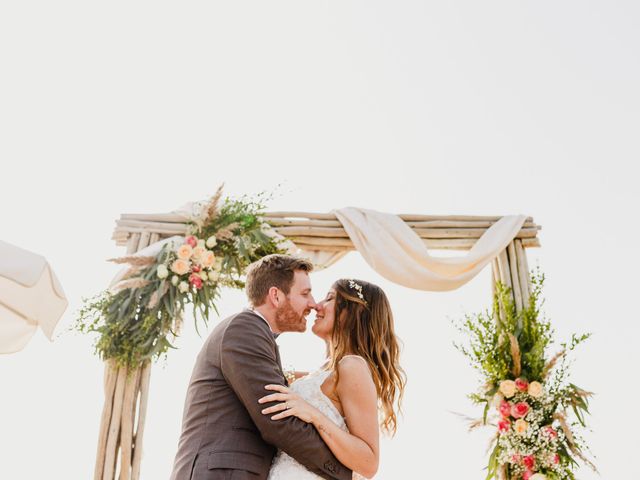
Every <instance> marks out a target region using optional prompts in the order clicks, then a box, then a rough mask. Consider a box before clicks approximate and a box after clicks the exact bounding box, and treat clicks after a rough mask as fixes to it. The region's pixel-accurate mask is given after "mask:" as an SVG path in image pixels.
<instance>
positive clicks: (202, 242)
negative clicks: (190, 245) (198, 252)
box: [198, 239, 205, 248]
mask: <svg viewBox="0 0 640 480" xmlns="http://www.w3.org/2000/svg"><path fill="white" fill-rule="evenodd" d="M198 246H199V247H200V248H204V246H205V243H204V240H202V239H200V240H198Z"/></svg>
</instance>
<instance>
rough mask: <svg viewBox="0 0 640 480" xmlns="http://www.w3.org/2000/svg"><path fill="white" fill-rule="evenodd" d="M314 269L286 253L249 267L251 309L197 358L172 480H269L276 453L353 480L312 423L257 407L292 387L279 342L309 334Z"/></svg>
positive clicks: (225, 325)
mask: <svg viewBox="0 0 640 480" xmlns="http://www.w3.org/2000/svg"><path fill="white" fill-rule="evenodd" d="M312 270H313V265H312V264H311V263H310V262H308V261H306V260H303V259H300V258H296V257H291V256H288V255H268V256H266V257H264V258H262V259H261V260H259V261H257V262H255V263H253V264H252V265H250V267H249V270H248V273H247V285H246V292H247V296H248V297H249V301H250V303H251V305H252V307H253V308H252V309H251V310H245V311H243V312H241V313H237V314H235V315H232V316H231V317H229V318H227V319H226V320H224V321H222V322H221V323H220V324H219V325H218V326H217V327H216V328H215V329H214V330H213V332H212V333H211V335H210V336H209V338H208V339H207V340H206V342H205V344H204V346H203V347H202V350H201V351H200V354H199V355H198V358H197V360H196V364H195V367H194V369H193V373H192V375H191V381H190V382H189V388H188V390H187V398H186V401H185V407H184V414H183V419H182V434H181V435H180V442H179V445H178V453H177V454H176V458H175V463H174V466H173V473H172V474H171V480H222V479H226V480H228V479H234V480H236V479H237V480H244V479H252V480H264V479H266V478H267V475H268V474H269V469H270V468H271V461H272V459H273V456H274V455H275V453H276V450H277V449H281V450H283V451H285V452H286V453H287V454H289V455H290V456H291V457H293V458H294V459H296V460H297V461H298V462H300V463H301V464H303V465H304V466H306V467H307V468H308V469H309V470H311V471H312V472H314V473H315V474H317V475H320V476H321V477H323V478H325V479H338V480H350V479H351V471H350V470H349V469H347V468H346V467H345V466H343V465H342V464H341V463H340V462H338V460H337V459H336V458H335V456H334V455H333V454H332V453H331V451H330V450H329V448H328V447H327V446H326V445H325V444H324V442H323V441H322V439H321V438H320V435H319V434H318V432H317V431H316V430H315V428H314V427H313V426H312V425H311V424H308V423H305V422H303V421H302V420H300V419H298V418H296V417H294V416H291V417H288V418H286V419H285V420H281V421H279V422H273V421H272V420H271V419H270V417H269V416H268V415H262V414H261V413H260V412H261V410H262V409H263V408H265V407H267V406H269V405H268V404H258V399H259V398H261V397H263V396H264V395H265V393H266V392H265V389H264V386H265V385H267V384H270V383H271V384H280V385H286V383H287V382H286V380H285V378H284V375H283V372H282V365H281V363H280V354H279V352H278V346H277V345H276V342H275V340H274V338H275V337H276V336H277V334H279V333H282V332H304V331H305V328H306V323H307V320H306V318H305V317H306V316H307V315H308V314H309V313H310V311H311V310H312V309H313V308H315V306H316V304H315V301H314V299H313V296H312V295H311V282H310V280H309V272H311V271H312ZM273 404H275V403H272V404H271V405H273Z"/></svg>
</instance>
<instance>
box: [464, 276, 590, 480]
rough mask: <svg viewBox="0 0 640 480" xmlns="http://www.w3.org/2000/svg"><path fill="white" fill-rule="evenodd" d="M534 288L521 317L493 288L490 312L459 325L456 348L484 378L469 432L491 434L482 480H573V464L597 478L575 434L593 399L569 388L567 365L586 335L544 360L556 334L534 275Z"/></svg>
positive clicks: (502, 290) (503, 290)
mask: <svg viewBox="0 0 640 480" xmlns="http://www.w3.org/2000/svg"><path fill="white" fill-rule="evenodd" d="M531 284H532V291H531V294H530V297H529V302H528V305H526V306H525V307H524V308H523V309H522V310H521V311H519V312H518V311H517V310H516V307H515V305H514V301H513V297H512V294H511V290H510V289H509V288H507V287H505V286H504V285H502V284H498V285H496V293H495V296H494V304H493V311H492V312H484V313H481V314H476V315H467V316H466V317H465V319H464V321H462V322H461V324H460V325H459V328H460V330H461V331H462V332H463V333H464V334H466V335H468V336H469V342H468V344H467V345H466V346H463V345H456V348H458V350H460V351H461V352H462V353H463V354H464V355H465V356H466V357H467V358H469V360H470V361H471V363H472V365H473V366H474V367H475V368H476V369H477V370H479V371H480V372H481V374H482V375H483V377H484V378H483V380H484V384H483V386H482V387H481V389H480V391H479V392H478V393H474V394H472V395H470V398H471V400H472V401H473V402H474V403H476V404H480V405H484V414H483V417H482V419H479V420H474V421H472V423H471V429H473V428H476V427H479V426H482V425H490V426H492V427H493V428H495V432H496V433H495V436H494V437H493V439H492V444H491V446H490V450H492V453H491V455H490V457H489V465H488V468H487V470H488V472H487V477H486V478H487V480H489V479H492V478H502V479H506V480H520V479H522V480H544V479H549V480H565V479H574V478H575V475H574V469H575V467H576V466H578V460H581V461H582V462H584V463H585V464H587V465H589V466H590V467H591V468H593V469H594V470H595V466H594V465H593V463H591V461H589V460H588V459H587V457H586V456H585V454H584V451H585V449H587V446H586V444H585V442H584V440H583V438H582V437H581V436H580V435H579V433H578V432H579V430H581V429H584V428H585V427H586V424H585V418H584V417H585V414H586V413H588V411H589V410H588V399H589V397H590V396H591V395H592V394H591V393H590V392H587V391H585V390H582V389H581V388H579V387H577V386H576V385H574V384H572V383H569V382H568V374H569V371H568V362H567V354H568V353H569V352H571V351H572V350H573V349H574V348H575V347H576V346H577V345H578V344H580V343H582V342H583V341H584V340H586V339H587V338H588V337H589V335H588V334H585V335H580V336H577V335H573V336H572V338H571V341H570V342H569V343H568V344H567V343H562V344H561V348H560V350H559V351H558V353H556V354H555V355H554V356H553V357H551V358H549V359H547V357H546V351H547V347H548V346H549V345H550V344H552V343H553V330H552V328H551V324H550V322H549V321H548V320H547V319H545V318H542V317H541V314H540V306H541V303H542V302H541V301H540V296H541V291H542V287H543V284H544V276H543V275H541V274H540V273H537V274H535V275H533V276H532V279H531ZM570 415H571V418H570Z"/></svg>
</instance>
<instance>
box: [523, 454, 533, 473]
mask: <svg viewBox="0 0 640 480" xmlns="http://www.w3.org/2000/svg"><path fill="white" fill-rule="evenodd" d="M522 463H524V466H525V467H527V469H529V470H533V466H534V465H535V464H536V459H535V457H534V456H533V455H527V456H526V457H524V458H523V459H522Z"/></svg>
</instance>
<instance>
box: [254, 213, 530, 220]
mask: <svg viewBox="0 0 640 480" xmlns="http://www.w3.org/2000/svg"><path fill="white" fill-rule="evenodd" d="M264 216H265V217H267V218H311V219H314V220H335V219H337V218H338V217H336V215H335V213H309V212H266V213H265V214H264ZM398 216H399V217H400V218H401V219H402V220H404V221H411V222H427V221H440V220H448V221H454V222H457V221H462V222H466V221H475V222H481V221H485V222H487V221H488V222H497V221H498V220H500V219H501V218H502V217H501V216H483V215H415V214H408V213H402V214H399V215H398ZM525 221H526V222H533V218H531V217H527V218H526V219H525Z"/></svg>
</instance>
